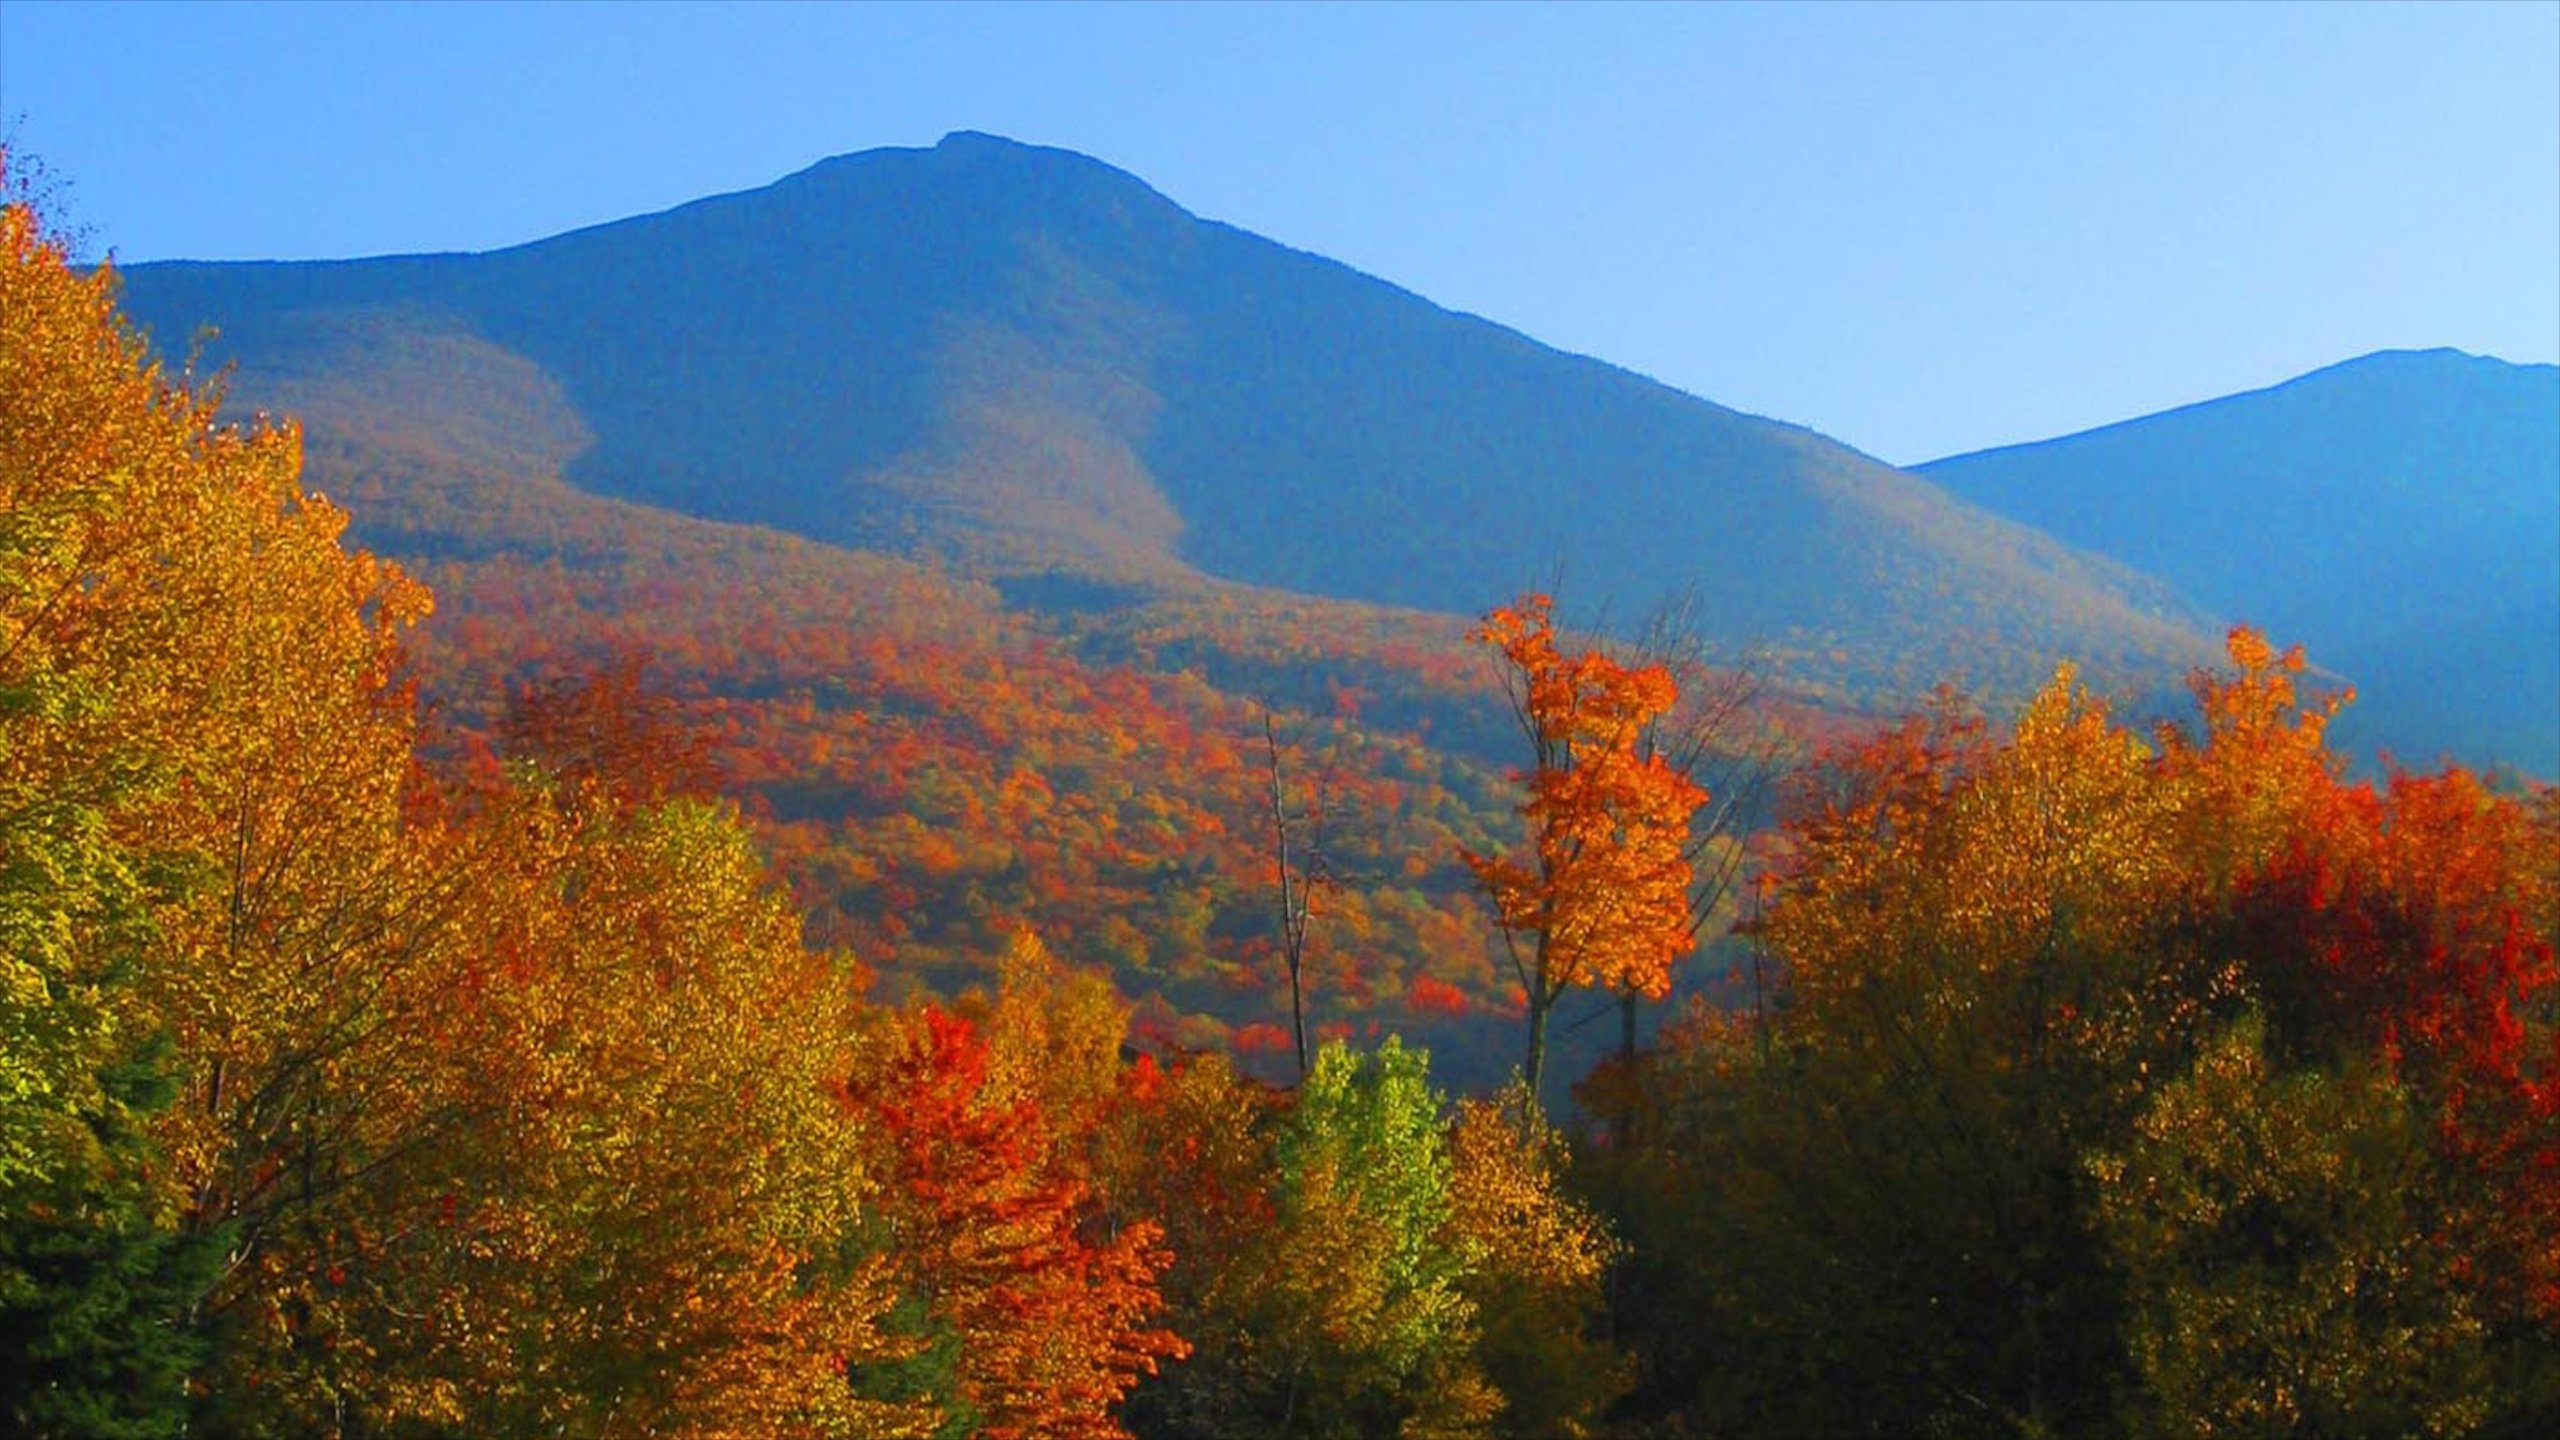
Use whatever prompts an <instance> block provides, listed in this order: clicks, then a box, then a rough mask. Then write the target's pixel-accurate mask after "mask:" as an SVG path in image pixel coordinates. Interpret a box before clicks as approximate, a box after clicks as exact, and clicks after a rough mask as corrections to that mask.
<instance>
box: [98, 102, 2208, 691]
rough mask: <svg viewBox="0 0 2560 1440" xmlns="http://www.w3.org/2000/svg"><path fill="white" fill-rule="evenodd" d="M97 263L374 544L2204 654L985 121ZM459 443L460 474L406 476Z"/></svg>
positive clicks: (1559, 357) (2110, 602) (1905, 655)
mask: <svg viewBox="0 0 2560 1440" xmlns="http://www.w3.org/2000/svg"><path fill="white" fill-rule="evenodd" d="M125 287H126V289H125V298H126V305H127V308H128V311H129V313H131V314H132V315H133V316H134V317H136V319H137V320H138V321H139V322H140V323H141V324H143V325H144V326H145V327H147V328H148V329H149V330H150V331H151V332H152V333H153V334H154V335H156V336H158V337H159V338H160V341H161V342H162V344H163V346H164V348H166V349H167V350H169V351H170V352H171V353H179V352H182V351H183V350H184V349H185V348H186V345H187V342H188V340H189V338H190V337H192V336H194V335H196V334H197V333H198V329H199V327H201V326H206V325H211V326H214V327H218V329H219V331H220V336H219V339H218V340H217V341H215V342H214V343H213V344H212V346H211V347H210V349H209V350H208V351H207V352H206V359H207V361H208V362H209V363H212V364H217V365H218V364H226V363H227V364H231V365H234V366H236V370H235V372H234V376H235V379H234V384H233V388H232V396H233V398H234V400H235V401H237V402H239V403H241V404H243V405H246V406H255V407H265V408H269V409H273V410H277V411H281V412H287V413H291V414H294V415H296V416H298V417H300V418H301V420H302V421H303V422H304V424H305V426H306V433H307V435H308V437H309V455H310V473H311V475H312V477H313V480H314V483H316V484H319V485H321V486H322V487H323V488H326V489H328V490H330V491H331V493H339V494H350V495H352V494H359V493H362V494H375V495H380V496H381V497H382V499H381V500H380V501H378V502H376V503H371V504H368V505H365V506H360V507H359V508H358V510H357V514H356V522H357V525H358V528H359V531H360V532H361V533H363V534H365V535H366V536H368V537H369V538H371V539H372V540H373V541H374V543H377V544H382V545H385V546H386V548H390V549H392V550H393V551H394V552H395V553H400V554H407V555H413V556H414V555H419V554H425V553H432V552H436V551H439V550H449V549H455V548H460V549H465V550H467V549H469V548H470V547H472V546H473V545H475V544H477V543H480V538H481V537H475V536H474V535H473V534H471V533H469V531H470V528H471V516H472V512H474V511H481V512H486V511H491V510H493V509H494V507H496V506H497V505H499V504H500V503H502V502H503V497H504V496H505V495H506V494H507V493H509V492H508V491H507V489H506V482H511V481H524V482H552V481H557V480H566V481H567V482H568V483H570V484H571V485H574V486H576V487H578V488H580V489H583V490H586V491H589V492H592V493H594V494H599V495H604V496H608V497H613V498H617V499H622V500H631V501H638V502H641V503H644V504H648V505H653V506H659V507H663V508H666V509H669V510H674V511H677V512H681V513H683V514H686V515H691V516H696V517H700V518H706V519H713V520H727V521H750V522H755V523H759V524H764V525H770V526H775V527H779V528H782V529H787V530H792V531H795V532H798V533H800V534H802V535H805V536H808V537H810V538H812V539H816V540H819V541H823V542H827V543H831V544H837V545H845V546H853V547H858V548H864V549H872V550H884V551H891V552H896V553H901V554H916V553H924V554H931V555H936V556H940V557H943V558H946V559H950V560H954V561H957V562H959V563H962V564H964V565H967V566H970V567H973V568H975V569H978V570H979V571H981V572H982V573H990V574H993V575H995V576H997V577H999V578H1001V577H1004V576H1007V575H1013V576H1021V575H1026V574H1028V575H1033V576H1048V575H1054V574H1058V573H1066V574H1070V575H1076V574H1081V575H1086V576H1091V577H1099V578H1102V579H1106V580H1110V581H1114V582H1135V583H1138V584H1142V585H1156V586H1179V585H1184V584H1192V583H1197V582H1199V580H1200V579H1201V577H1204V576H1206V577H1214V578H1216V579H1218V580H1225V581H1241V582H1245V583H1248V584H1253V585H1261V586H1270V587H1277V588H1284V589H1289V590H1294V591H1299V592H1303V593H1309V594H1314V595H1320V596H1326V597H1331V598H1336V599H1349V600H1360V601H1369V602H1378V603H1385V604H1390V605H1399V606H1408V607H1414V608H1420V609H1429V610H1442V611H1451V612H1456V613H1459V614H1468V613H1474V612H1478V611H1481V610H1482V609H1484V608H1485V607H1486V606H1488V605H1491V604H1494V603H1497V602H1499V601H1501V600H1503V599H1505V598H1507V597H1509V596H1510V595H1511V594H1512V593H1513V592H1515V591H1516V590H1518V589H1519V588H1521V587H1522V586H1523V585H1525V584H1529V583H1531V582H1533V581H1535V580H1537V579H1539V578H1541V577H1544V576H1548V575H1550V574H1552V573H1553V572H1554V571H1555V569H1556V567H1557V566H1558V565H1562V566H1563V568H1564V570H1565V572H1566V576H1567V587H1568V594H1569V596H1570V597H1571V598H1572V599H1574V600H1577V601H1579V602H1581V604H1582V605H1583V606H1585V607H1595V608H1596V607H1597V606H1599V605H1601V604H1602V603H1604V602H1614V604H1615V609H1616V612H1617V613H1619V614H1621V615H1632V614H1636V613H1640V612H1641V610H1642V609H1643V608H1644V607H1645V606H1646V605H1647V604H1648V603H1650V602H1653V601H1655V600H1658V599H1659V598H1661V597H1662V596H1664V595H1665V594H1667V593H1669V592H1671V591H1673V590H1676V589H1679V588H1681V587H1683V586H1690V587H1694V589H1695V592H1696V595H1697V599H1698V601H1699V609H1700V614H1701V616H1702V617H1703V620H1704V623H1705V624H1706V625H1707V626H1708V627H1709V628H1710V630H1711V632H1712V633H1711V634H1710V635H1709V636H1708V639H1709V640H1710V642H1711V643H1713V644H1715V645H1716V646H1718V648H1719V649H1721V650H1726V651H1740V650H1742V649H1744V648H1746V647H1749V646H1752V645H1754V644H1755V643H1759V644H1765V645H1766V646H1767V647H1768V648H1769V650H1770V651H1771V652H1772V653H1773V654H1774V655H1775V656H1776V658H1777V660H1778V662H1779V663H1780V664H1781V665H1783V666H1784V667H1785V668H1786V671H1787V673H1788V675H1789V676H1790V678H1791V679H1792V680H1794V681H1797V682H1801V683H1805V684H1808V685H1811V686H1814V687H1816V688H1817V689H1820V690H1822V691H1824V692H1825V693H1829V694H1834V695H1846V696H1851V697H1854V698H1857V699H1861V700H1874V701H1884V700H1896V699H1909V698H1915V697H1917V696H1919V695H1921V694H1924V693H1926V691H1927V690H1928V689H1929V688H1930V687H1931V686H1932V685H1933V684H1935V683H1936V682H1937V681H1939V680H1941V679H1954V680H1959V681H1964V682H1968V683H1970V684H1972V685H1973V686H1975V687H1977V688H1979V689H1982V690H1984V691H1987V692H1990V693H1991V694H1993V695H1995V696H2015V695H2017V694H2019V693H2021V692H2023V691H2025V690H2027V689H2030V688H2032V687H2034V686H2036V685H2038V684H2041V683H2042V682H2043V681H2044V679H2045V678H2046V677H2048V676H2049V675H2050V674H2051V673H2052V666H2053V664H2054V662H2055V661H2056V660H2057V659H2060V658H2063V657H2076V658H2078V659H2080V660H2082V661H2083V662H2085V663H2086V664H2087V665H2088V666H2089V667H2090V668H2091V670H2092V671H2093V672H2094V673H2095V674H2096V675H2097V676H2099V677H2101V678H2102V679H2103V680H2105V681H2106V682H2107V683H2110V684H2113V685H2116V686H2120V687H2123V688H2128V689H2144V690H2149V689H2153V688H2156V687H2158V686H2161V685H2172V686H2173V685H2174V684H2175V679H2174V677H2175V676H2177V675H2178V674H2180V673H2181V672H2182V671H2183V670H2184V669H2185V668H2186V667H2187V666H2189V665H2192V664H2194V663H2197V662H2199V661H2201V660H2203V659H2205V658H2207V657H2209V656H2210V655H2211V654H2212V653H2213V647H2212V637H2211V635H2210V634H2209V633H2208V631H2207V629H2205V628H2202V622H2203V618H2204V617H2202V616H2200V615H2198V614H2197V613H2196V612H2195V611H2193V610H2192V608H2191V607H2189V606H2187V605H2185V604H2184V603H2183V602H2181V601H2180V600H2179V598H2178V597H2177V596H2176V595H2175V594H2173V593H2172V592H2171V591H2170V590H2169V588H2168V587H2166V586H2163V585H2161V584H2160V583H2159V582H2158V581H2156V580H2154V579H2152V578H2150V577H2148V576H2144V575H2141V574H2139V573H2136V572H2134V571H2131V570H2128V569H2126V568H2124V567H2122V566H2120V565H2117V564H2115V563H2114V562H2112V561H2108V560H2104V559H2101V558H2099V557H2097V556H2094V555H2088V554H2084V553H2081V552H2078V551H2074V550H2071V549H2069V548H2068V547H2065V546H2063V545H2060V544H2056V543H2055V542H2053V541H2052V540H2050V539H2048V538H2047V537H2045V536H2043V535H2041V534H2038V533H2036V532H2034V531H2033V530H2030V529H2026V528H2023V527H2020V526H2018V525H2016V524H2013V523H2011V522H2009V521H2006V520H2003V519H2000V518H1999V517H1997V516H1994V515H1991V514H1988V513H1985V512H1984V511H1982V510H1980V509H1977V508H1975V507H1973V506H1970V505H1965V504H1962V503H1959V502H1957V501H1955V500H1952V499H1950V498H1949V497H1948V496H1947V495H1946V494H1945V493H1944V492H1943V491H1941V490H1940V489H1939V488H1938V487H1936V486H1934V485H1931V484H1929V483H1927V482H1926V481H1923V480H1921V479H1919V478H1917V477H1915V476H1912V475H1910V474H1908V473H1906V472H1904V471H1900V470H1895V469H1892V468H1890V467H1888V466H1886V465H1883V464H1881V463H1879V462H1877V461H1875V460H1873V459H1871V458H1870V457H1868V456H1865V455H1862V454H1859V453H1858V452H1856V451H1854V450H1852V449H1850V448H1849V447H1847V446H1845V445H1842V444H1839V443H1838V442H1836V441H1833V440H1830V439H1826V438H1825V437H1823V436H1821V435H1818V434H1815V433H1814V432H1812V431H1810V430H1806V429H1802V428H1800V427H1797V426H1793V425H1786V424H1781V423H1778V422H1776V421H1773V420H1767V419H1762V418H1759V417H1757V416H1751V415H1743V414H1738V413H1736V412H1734V411H1732V410H1729V409H1726V408H1725V407H1723V406H1719V405H1715V404H1712V403H1710V402H1708V401H1706V400H1702V399H1699V398H1697V397H1695V396H1691V395H1685V394H1682V393H1680V392H1678V391H1675V390H1672V389H1670V388H1668V387H1665V386H1663V385H1659V384H1656V383H1654V382H1653V381H1650V380H1647V379H1644V378H1643V377H1641V376H1637V375H1633V374H1630V373H1628V372H1627V371H1624V370H1619V369H1616V368H1613V367H1611V366H1609V365H1606V364H1603V363H1601V362H1600V361H1597V360H1593V359H1588V358H1584V357H1581V356H1575V355H1567V354H1563V353H1560V352H1558V351H1555V350H1552V349H1549V348H1548V347H1546V346H1543V345H1540V344H1538V343H1536V342H1535V341H1533V340H1531V339H1529V338H1528V337H1526V336H1523V335H1520V334H1518V333H1516V332H1514V331H1511V330H1506V329H1504V328H1502V327H1501V326H1499V325H1495V324H1492V323H1489V322H1487V321H1485V320H1481V319H1477V318H1475V317H1473V316H1468V315H1461V314H1455V313H1452V312H1450V311H1448V310H1445V309H1442V308H1441V307H1439V306H1437V305H1434V304H1431V303H1430V302H1429V301H1426V300H1424V299H1422V298H1421V297H1419V296H1416V295H1413V294H1410V293H1408V292H1406V291H1403V290H1400V289H1397V288H1396V287H1395V286H1393V285H1390V284H1388V283H1387V282H1385V281H1383V280H1379V279H1375V278H1373V277H1370V276H1367V275H1363V274H1360V273H1359V272H1357V271H1354V270H1351V269H1349V268H1348V267H1345V266H1343V265H1340V264H1337V263H1335V262H1333V261H1330V260H1326V259H1323V258H1321V257H1319V256H1314V255H1309V254H1306V253H1304V252H1301V251H1297V250H1292V249H1290V248H1288V247H1286V246H1284V245H1280V244H1276V243H1274V242H1272V241H1270V240H1266V239H1263V238H1261V237H1259V236H1255V235H1251V234H1248V233H1246V232H1244V231H1241V230H1237V229H1234V228H1232V227H1230V226H1226V225H1220V224H1216V223H1214V222H1211V221H1206V220H1202V219H1200V218H1198V217H1196V216H1194V215H1192V214H1190V213H1189V212H1187V211H1185V210H1183V209H1182V208H1181V207H1180V206H1179V205H1177V204H1175V203H1174V202H1173V201H1171V200H1169V199H1167V198H1166V197H1164V196H1163V195H1160V194H1158V193H1156V192H1155V191H1154V190H1152V189H1150V188H1148V186H1146V185H1145V184H1144V183H1143V182H1141V181H1139V180H1138V179H1137V178H1135V177H1133V176H1130V175H1128V174H1125V173H1123V172H1121V171H1118V170H1115V169H1113V168H1111V167H1110V166H1108V165H1105V164H1103V163H1101V162H1099V161H1096V160H1092V159H1089V158H1087V157H1084V156H1081V155H1075V154H1071V153H1068V152H1066V151H1061V150H1052V149H1045V148H1042V147H1038V146H1031V145H1021V144H1016V143H1014V142H1011V141H1007V140H1002V139H999V138H996V137H994V136H988V135H974V134H965V133H964V134H958V135H953V136H950V137H949V138H947V139H945V140H944V141H943V142H942V143H941V144H939V145H936V146H934V147H933V148H931V149H927V150H875V151H868V152H865V153H862V154H858V155H849V156H843V157H840V158H837V159H833V160H828V161H824V162H821V163H819V164H817V165H814V166H812V167H810V168H809V169H807V170H805V171H803V172H801V173H799V174H797V175H793V176H791V177H789V178H787V179H784V180H782V181H780V182H778V183H776V184H773V185H770V186H767V187H765V188H763V189H759V190H752V191H747V192H743V193H740V194H735V195H723V196H716V197H713V198H710V199H706V200H701V201H697V202H694V203H692V204H689V205H684V206H681V207H678V208H677V209H674V210H670V211H667V212H665V213H662V214H657V215H649V216H642V217H639V218H636V219H630V220H623V221H618V222H615V223H612V224H607V225H600V226H596V227H594V228H591V229H587V230H580V231H576V232H573V233H571V234H567V235H560V236H555V237H552V238H550V239H547V240H542V241H537V242H535V243H533V244H529V245H522V246H518V247H515V248H513V249H509V250H502V251H496V252H492V253H489V254H484V255H428V256H400V257H387V258H382V259H372V260H358V261H347V262H333V263H299V264H220V265H204V264H153V265H137V266H134V267H132V268H131V269H130V270H128V271H126V272H125ZM395 470H397V471H399V472H400V473H403V474H408V473H413V472H414V473H415V474H416V475H417V476H419V477H422V478H419V479H418V480H416V482H415V483H407V484H403V485H397V486H394V485H390V484H388V483H386V482H385V481H384V480H383V479H382V477H383V476H385V475H387V474H390V473H392V472H393V471H395ZM455 476H469V477H478V478H477V479H475V480H474V481H473V483H475V484H484V485H485V487H486V488H485V498H484V499H482V500H481V501H478V502H475V503H474V504H472V505H458V504H442V505H441V509H440V510H439V511H438V512H437V514H436V515H435V516H432V517H429V516H423V515H422V514H421V513H420V512H421V510H422V508H423V507H424V506H425V504H426V497H428V496H431V495H441V494H452V493H459V492H458V491H456V490H454V488H453V487H454V485H455V484H456V483H459V482H457V481H455V480H454V479H453V477H455ZM440 504H441V502H440ZM447 512H450V513H449V514H448V513H447ZM429 531H433V532H434V533H432V534H430V533H428V532H429Z"/></svg>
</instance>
